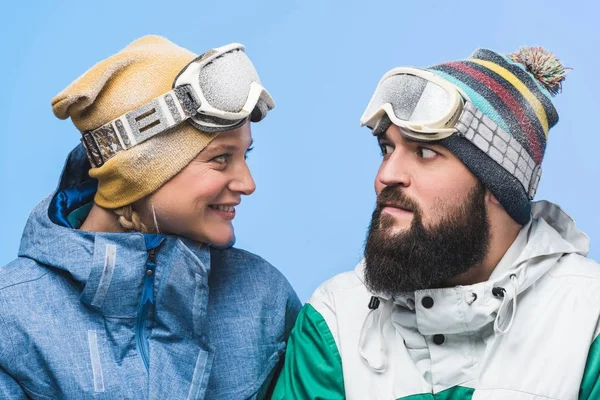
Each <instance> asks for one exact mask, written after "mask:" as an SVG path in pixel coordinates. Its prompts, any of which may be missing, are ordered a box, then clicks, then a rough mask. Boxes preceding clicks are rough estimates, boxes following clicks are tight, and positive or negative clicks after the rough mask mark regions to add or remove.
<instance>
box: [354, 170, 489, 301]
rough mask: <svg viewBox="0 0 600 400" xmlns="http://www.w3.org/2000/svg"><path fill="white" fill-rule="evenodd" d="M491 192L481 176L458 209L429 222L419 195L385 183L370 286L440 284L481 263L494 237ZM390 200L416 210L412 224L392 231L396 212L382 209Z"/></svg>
mask: <svg viewBox="0 0 600 400" xmlns="http://www.w3.org/2000/svg"><path fill="white" fill-rule="evenodd" d="M485 193H486V190H485V187H484V186H483V185H482V184H481V183H479V182H478V183H477V185H476V186H475V187H474V188H472V189H471V190H470V191H469V193H468V195H467V197H466V199H465V201H464V203H463V204H461V205H458V206H456V207H453V205H449V207H453V210H451V211H449V213H448V214H447V215H445V216H443V217H442V219H441V220H440V221H439V222H438V223H437V224H436V225H435V226H432V227H430V228H425V227H424V226H423V220H422V213H421V210H420V209H419V207H418V205H417V204H416V203H415V202H414V201H413V200H411V199H409V198H408V197H407V196H406V195H405V194H404V193H403V192H402V191H401V190H400V189H399V188H393V187H386V188H384V189H383V190H382V191H381V193H380V194H379V196H378V198H377V207H376V208H375V211H374V212H373V216H372V218H371V225H370V227H369V233H368V236H367V240H366V244H365V284H366V286H367V288H368V289H369V290H370V291H371V292H373V293H381V294H387V295H391V296H394V295H398V294H399V293H403V292H413V291H415V290H420V289H430V288H439V287H441V286H442V285H443V284H444V282H446V281H448V280H449V279H450V278H454V277H456V276H459V275H461V274H464V273H466V272H467V271H469V269H470V268H471V267H473V266H475V265H477V264H479V263H481V262H482V261H483V260H484V258H485V256H486V255H487V252H488V248H489V242H490V227H489V222H488V220H487V212H486V208H485ZM385 203H388V204H393V205H397V206H400V207H401V208H404V209H408V210H410V211H412V212H413V220H412V223H411V225H410V228H408V229H406V230H403V231H401V232H398V233H392V230H393V227H394V224H395V219H394V217H392V216H391V215H386V214H383V215H382V214H381V210H382V208H383V207H384V204H385ZM441 211H442V212H443V210H441Z"/></svg>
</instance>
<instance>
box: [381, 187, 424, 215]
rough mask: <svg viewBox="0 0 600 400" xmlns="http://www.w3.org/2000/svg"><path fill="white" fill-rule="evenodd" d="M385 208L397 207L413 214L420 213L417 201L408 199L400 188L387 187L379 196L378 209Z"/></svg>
mask: <svg viewBox="0 0 600 400" xmlns="http://www.w3.org/2000/svg"><path fill="white" fill-rule="evenodd" d="M383 207H396V208H402V209H404V210H408V211H411V212H419V211H420V210H419V206H418V204H417V202H416V201H414V200H413V199H411V198H410V197H408V196H407V195H406V194H405V193H404V192H403V191H402V189H400V187H394V186H386V187H385V188H383V190H382V191H381V192H380V193H379V195H378V196H377V209H378V210H381V209H382V208H383Z"/></svg>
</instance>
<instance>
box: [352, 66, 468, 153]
mask: <svg viewBox="0 0 600 400" xmlns="http://www.w3.org/2000/svg"><path fill="white" fill-rule="evenodd" d="M465 98H466V96H464V97H463V94H462V93H461V92H460V91H459V89H458V88H457V87H456V86H454V85H453V84H451V83H450V82H448V81H446V80H444V79H442V78H440V77H439V76H437V75H435V74H434V73H432V72H429V71H424V70H420V69H417V68H407V67H401V68H394V69H392V70H391V71H389V72H388V73H386V74H385V75H384V76H383V78H382V79H381V80H380V81H379V84H378V85H377V89H376V90H375V93H374V94H373V97H372V98H371V101H370V102H369V105H368V106H367V109H366V110H365V112H364V114H363V116H362V117H361V119H360V123H361V126H365V125H366V126H368V127H369V128H371V129H372V130H373V134H375V135H377V134H379V133H381V132H380V131H381V130H382V129H383V130H385V128H387V127H385V128H384V126H383V125H382V124H381V122H382V121H385V118H383V119H382V117H384V116H387V118H389V122H391V123H393V124H394V125H396V126H398V127H400V128H403V129H402V133H403V134H404V135H406V136H408V137H410V138H412V139H415V140H421V141H432V140H441V139H445V138H447V137H448V136H450V135H452V134H454V133H456V132H457V129H456V128H455V126H454V125H455V124H456V122H457V119H458V116H459V115H460V113H461V111H462V109H463V107H464V104H465Z"/></svg>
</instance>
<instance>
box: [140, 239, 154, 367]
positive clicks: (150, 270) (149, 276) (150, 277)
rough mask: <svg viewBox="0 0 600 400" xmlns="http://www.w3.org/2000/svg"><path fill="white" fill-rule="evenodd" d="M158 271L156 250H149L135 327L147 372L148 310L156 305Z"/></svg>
mask: <svg viewBox="0 0 600 400" xmlns="http://www.w3.org/2000/svg"><path fill="white" fill-rule="evenodd" d="M155 270H156V248H154V249H150V250H148V260H147V261H146V275H145V276H144V287H143V289H142V298H141V300H140V304H139V306H138V313H137V319H136V325H135V344H136V346H137V349H138V352H139V353H140V357H141V358H142V362H143V363H144V367H145V368H146V372H148V370H149V361H148V341H147V340H146V320H147V319H148V308H149V307H150V304H153V303H154V299H153V298H152V292H153V287H154V273H155Z"/></svg>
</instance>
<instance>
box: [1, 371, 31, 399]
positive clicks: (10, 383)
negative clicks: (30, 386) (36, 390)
mask: <svg viewBox="0 0 600 400" xmlns="http://www.w3.org/2000/svg"><path fill="white" fill-rule="evenodd" d="M28 398H29V397H27V395H25V393H24V392H23V390H22V389H21V387H20V386H19V384H18V383H17V382H16V381H15V380H14V379H13V378H12V377H11V376H10V375H8V373H6V372H5V371H4V370H3V369H2V367H0V399H11V400H22V399H23V400H24V399H28Z"/></svg>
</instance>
